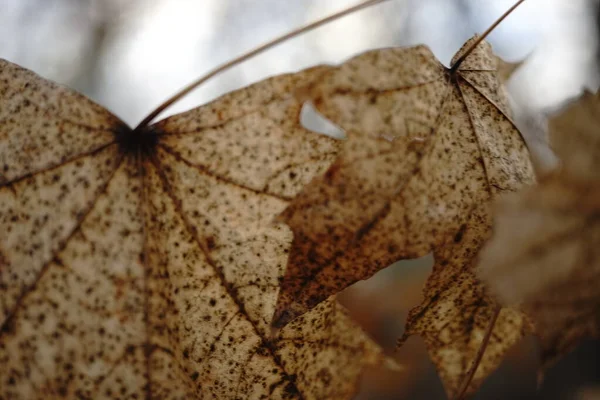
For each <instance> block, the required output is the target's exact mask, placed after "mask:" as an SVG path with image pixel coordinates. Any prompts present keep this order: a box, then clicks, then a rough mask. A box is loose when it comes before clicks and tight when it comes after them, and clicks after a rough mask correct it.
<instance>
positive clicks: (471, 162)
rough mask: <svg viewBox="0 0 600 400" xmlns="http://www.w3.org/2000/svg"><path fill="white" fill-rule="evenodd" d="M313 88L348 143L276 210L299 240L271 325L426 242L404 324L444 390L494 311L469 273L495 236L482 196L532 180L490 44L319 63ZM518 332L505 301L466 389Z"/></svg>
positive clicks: (468, 359)
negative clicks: (421, 286) (421, 277)
mask: <svg viewBox="0 0 600 400" xmlns="http://www.w3.org/2000/svg"><path fill="white" fill-rule="evenodd" d="M473 40H475V38H474V39H471V41H469V42H467V43H466V44H465V46H464V47H463V49H462V50H461V51H460V52H459V53H458V54H457V56H455V59H456V58H457V57H458V56H459V55H460V54H462V52H464V51H465V49H466V48H467V47H468V46H469V45H470V44H471V43H472V41H473ZM312 95H313V101H314V103H315V105H316V107H317V109H318V110H319V111H320V112H321V113H323V114H324V115H325V116H326V117H327V118H329V119H330V120H331V121H333V122H334V123H336V124H337V125H339V126H340V127H342V128H343V129H344V130H345V131H346V134H347V140H346V141H345V142H344V144H343V147H342V149H341V153H340V156H339V158H338V159H337V160H336V161H335V163H334V164H333V165H332V166H331V167H330V168H329V170H328V171H327V172H326V173H325V174H324V175H321V176H318V177H316V178H315V180H314V181H313V182H312V183H311V184H310V185H309V186H307V187H306V188H305V190H304V191H303V192H302V193H301V194H300V195H299V196H298V197H297V198H296V199H295V200H294V201H293V202H292V204H291V205H290V207H289V208H288V209H286V211H285V212H284V213H283V214H282V217H281V219H282V220H283V221H284V222H286V223H287V224H289V225H290V226H291V228H292V230H293V232H294V243H293V247H292V251H291V254H290V259H289V263H288V270H287V272H286V277H285V279H284V281H283V283H282V292H281V293H280V297H279V299H278V307H277V312H276V316H275V319H274V322H273V323H274V325H275V326H284V325H285V323H286V322H287V321H289V320H291V319H292V318H293V317H295V316H297V315H301V314H302V313H304V312H306V311H307V310H309V309H312V308H313V307H315V306H316V305H317V304H319V303H320V302H321V301H323V300H325V299H326V298H327V297H328V296H329V295H330V294H332V293H336V292H338V291H340V290H342V289H343V288H345V287H347V286H348V285H350V284H352V283H354V282H356V281H358V280H361V279H366V278H368V277H370V276H371V275H372V274H374V273H375V272H377V271H378V270H380V269H382V268H385V267H387V266H388V265H390V264H391V263H393V262H395V261H397V260H400V259H407V258H415V257H420V256H423V255H426V254H428V253H430V252H433V253H434V256H435V261H436V264H435V267H434V272H433V274H432V275H431V277H430V279H429V281H428V283H427V285H426V288H425V292H424V295H425V299H424V301H423V303H422V304H421V305H420V306H419V307H417V308H416V309H414V310H413V311H412V313H411V315H410V316H409V320H408V323H407V328H406V332H407V335H408V334H413V333H418V334H421V335H422V336H423V337H424V339H425V341H426V343H427V345H428V348H429V352H430V355H431V357H432V359H433V361H434V362H435V364H436V365H437V368H438V370H439V373H440V375H441V377H442V379H443V381H444V384H445V387H446V389H447V392H448V394H449V395H450V396H452V395H454V394H456V390H457V389H458V385H459V383H460V382H461V380H462V379H463V378H464V376H465V374H466V372H467V370H468V368H469V366H470V364H471V363H472V361H473V359H474V357H475V354H476V352H477V350H478V349H479V347H480V345H481V343H482V338H483V336H484V335H483V332H484V331H485V328H486V327H487V325H488V323H489V321H490V318H491V316H492V314H493V310H495V307H496V306H495V302H494V300H493V299H492V298H490V297H489V296H488V295H487V294H486V293H485V292H484V289H483V287H482V285H481V284H480V283H479V282H478V281H477V279H476V277H475V276H474V273H473V267H474V256H475V255H476V254H477V251H478V250H479V248H480V247H481V245H482V244H483V242H484V241H485V239H487V237H488V235H489V233H490V224H491V222H490V215H489V210H488V204H489V202H490V200H491V199H492V198H493V197H495V196H496V195H498V194H499V193H503V192H511V191H514V190H516V189H518V188H520V187H522V186H523V185H525V184H529V183H532V182H533V181H534V174H533V169H532V166H531V162H530V159H529V155H528V152H527V149H526V146H525V143H524V141H523V140H522V137H521V135H520V134H519V132H518V131H517V129H516V128H515V126H514V124H513V123H512V121H511V119H510V117H509V116H508V109H507V106H506V99H505V98H504V97H503V88H502V87H501V86H500V85H499V83H498V79H497V70H496V61H495V58H494V56H493V54H492V52H491V48H490V46H489V45H488V44H487V43H485V42H483V43H481V44H480V45H478V46H477V47H476V48H475V50H474V51H473V52H472V53H471V54H470V55H469V56H468V57H467V58H466V59H465V60H464V62H463V63H462V64H461V65H460V67H459V68H458V69H457V70H456V71H452V70H449V69H447V68H445V67H444V66H442V65H441V64H440V63H439V61H437V60H436V59H435V57H434V56H433V54H432V53H431V52H430V50H429V49H428V48H427V47H424V46H417V47H413V48H390V49H382V50H375V51H370V52H368V53H365V54H362V55H360V56H358V57H355V58H353V59H351V60H349V61H347V62H345V63H344V64H342V65H341V66H339V67H337V68H334V69H332V70H331V71H329V72H327V73H326V74H325V75H324V76H323V77H322V78H321V79H319V83H318V84H315V85H314V86H313V87H312ZM524 329H525V321H524V319H523V316H522V315H521V314H520V313H518V312H516V311H514V310H509V309H506V310H503V311H502V314H501V316H500V318H499V320H498V322H497V327H496V329H495V330H494V334H493V335H492V338H491V341H490V344H489V346H488V349H487V350H486V352H485V356H484V358H483V361H482V363H481V366H480V367H479V369H478V373H477V375H476V376H475V379H474V380H473V384H472V386H471V388H472V389H473V388H475V387H476V385H477V384H478V383H479V382H480V381H481V379H482V378H483V377H484V376H485V375H487V374H488V373H489V372H490V371H491V370H492V369H493V368H495V367H496V366H497V364H498V363H499V361H500V357H501V355H502V354H503V353H504V352H505V351H506V350H507V349H508V348H509V347H510V346H511V345H512V344H514V343H515V341H517V340H518V339H519V338H520V337H521V335H522V333H523V331H524Z"/></svg>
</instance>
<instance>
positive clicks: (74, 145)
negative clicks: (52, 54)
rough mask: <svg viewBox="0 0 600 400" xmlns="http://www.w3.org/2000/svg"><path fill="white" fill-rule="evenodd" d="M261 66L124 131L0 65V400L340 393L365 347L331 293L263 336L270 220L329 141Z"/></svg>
mask: <svg viewBox="0 0 600 400" xmlns="http://www.w3.org/2000/svg"><path fill="white" fill-rule="evenodd" d="M322 72H323V68H320V69H312V70H307V71H305V72H301V73H298V74H290V75H282V76H278V77H274V78H271V79H268V80H265V81H262V82H260V83H257V84H255V85H252V86H250V87H248V88H245V89H241V90H238V91H236V92H233V93H230V94H228V95H225V96H223V97H221V98H220V99H218V100H216V101H215V102H213V103H210V104H208V105H206V106H204V107H201V108H197V109H194V110H191V111H189V112H186V113H183V114H180V115H176V116H173V117H171V118H168V119H166V120H163V121H162V122H159V123H158V124H156V125H153V126H150V127H146V128H143V129H140V130H131V129H130V128H128V127H127V126H125V125H124V124H123V123H122V122H121V121H119V120H118V119H117V118H116V117H114V116H112V115H111V114H110V113H108V112H107V111H106V110H104V109H102V108H101V107H99V106H97V105H95V104H93V103H92V102H90V101H89V100H87V99H86V98H84V97H83V96H81V95H78V94H76V93H74V92H72V91H70V90H68V89H66V88H64V87H61V86H58V85H55V84H53V83H51V82H48V81H46V80H43V79H42V78H40V77H38V76H37V75H35V74H34V73H32V72H29V71H27V70H24V69H22V68H20V67H18V66H16V65H13V64H11V63H9V62H6V61H2V60H0V232H1V236H0V238H1V239H0V399H6V400H8V399H10V400H13V399H28V400H29V399H47V398H66V399H76V398H77V399H92V398H93V399H117V398H118V399H123V398H138V399H142V398H145V399H194V398H195V399H345V398H349V397H351V396H352V394H353V393H354V391H355V389H356V381H357V378H358V375H359V374H360V372H361V371H362V369H363V368H364V367H365V366H366V365H369V364H371V363H376V362H379V361H380V360H381V358H382V356H381V352H380V349H379V348H378V347H377V346H376V345H375V344H374V343H373V342H371V341H370V340H369V339H368V338H367V337H366V335H365V334H364V333H362V331H361V330H360V329H359V328H357V327H356V326H355V325H354V324H353V323H352V322H351V321H350V319H349V317H348V316H347V315H346V313H345V310H343V309H342V308H341V307H340V306H339V305H338V304H337V303H336V302H335V301H334V300H328V301H326V302H323V303H322V304H321V305H320V306H319V307H318V308H316V309H315V310H314V311H313V312H311V313H309V314H306V315H305V316H304V317H303V318H301V319H299V320H298V321H297V322H295V323H294V324H292V325H290V326H289V327H288V328H286V329H284V330H282V331H280V332H279V334H278V336H276V337H272V336H271V328H270V320H271V318H272V315H273V312H274V308H275V302H276V298H277V293H278V290H279V288H278V287H279V285H278V282H279V279H280V278H281V276H282V275H283V272H284V269H285V265H286V260H287V257H288V252H289V247H290V244H291V240H292V233H291V231H290V229H289V228H288V227H287V226H285V225H283V224H279V223H278V224H273V223H272V220H273V218H274V216H276V215H277V214H278V213H280V212H281V211H282V210H283V209H284V208H285V207H286V206H287V204H288V202H289V200H290V199H291V198H293V196H294V195H295V194H296V193H297V192H298V191H299V190H300V189H301V188H302V187H303V185H304V184H305V183H306V182H308V181H309V180H310V179H311V178H312V176H313V175H314V174H318V173H320V172H322V171H324V170H325V169H326V168H327V167H328V166H329V165H330V164H331V162H332V160H333V157H334V156H335V154H336V151H337V144H336V142H335V141H333V140H332V139H330V138H327V137H325V136H322V135H317V134H314V133H311V132H309V131H306V130H304V129H302V128H300V127H299V126H297V125H296V123H295V121H296V120H297V118H298V115H299V112H300V108H301V103H300V102H299V101H298V100H296V98H295V96H294V92H295V90H296V89H298V88H300V87H302V86H304V85H306V84H307V83H308V82H309V81H310V80H311V79H313V78H314V77H315V76H316V75H319V74H321V73H322Z"/></svg>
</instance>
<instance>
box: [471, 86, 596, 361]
mask: <svg viewBox="0 0 600 400" xmlns="http://www.w3.org/2000/svg"><path fill="white" fill-rule="evenodd" d="M550 138H551V144H552V146H553V148H554V150H555V152H556V153H557V155H558V156H559V158H560V160H561V162H562V167H561V168H560V169H559V170H557V171H554V172H553V173H552V174H550V175H548V176H546V177H544V178H543V179H542V180H541V181H540V183H539V185H537V186H535V187H532V188H529V189H527V190H524V191H522V192H520V193H518V194H513V195H511V196H509V197H507V198H505V199H502V201H501V202H499V203H498V205H497V210H496V211H497V213H496V218H495V225H494V231H495V233H494V236H493V238H492V240H491V241H490V242H489V244H488V245H487V246H486V247H485V248H484V251H483V252H482V255H481V268H480V271H481V277H482V279H484V280H485V281H486V282H487V283H488V285H489V286H490V287H491V288H492V289H493V291H494V292H495V293H496V294H497V295H498V297H499V298H500V299H501V300H502V301H503V302H504V303H506V304H521V306H522V307H523V308H524V309H525V310H526V312H527V314H528V315H530V316H531V318H532V319H533V320H534V322H535V324H536V328H537V331H538V336H539V337H540V339H541V345H542V366H544V367H546V366H548V365H550V364H551V363H552V362H554V361H555V360H557V359H558V358H560V357H562V356H563V355H565V354H566V353H568V352H569V351H570V350H571V349H573V347H574V346H576V345H577V344H578V343H579V342H580V341H581V340H583V339H585V338H590V337H599V336H600V293H599V290H598V288H599V287H600V98H599V97H598V94H596V95H592V94H590V93H586V94H585V95H583V96H582V97H581V99H579V100H578V101H576V102H574V103H573V104H570V105H569V106H568V107H567V108H566V109H565V110H564V111H562V112H561V113H560V114H558V115H557V116H556V117H554V118H553V119H551V120H550ZM507 249H509V251H507Z"/></svg>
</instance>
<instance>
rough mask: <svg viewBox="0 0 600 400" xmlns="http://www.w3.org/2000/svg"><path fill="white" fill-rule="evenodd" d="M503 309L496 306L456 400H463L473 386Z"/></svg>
mask: <svg viewBox="0 0 600 400" xmlns="http://www.w3.org/2000/svg"><path fill="white" fill-rule="evenodd" d="M501 309H502V307H501V306H496V309H495V310H494V315H492V319H491V320H490V323H489V325H488V327H487V330H486V332H485V336H484V337H483V341H482V342H481V346H479V350H478V351H477V354H476V355H475V359H474V360H473V364H471V368H470V369H469V371H468V372H467V376H466V377H465V379H464V380H463V381H462V384H461V386H460V390H459V391H458V395H457V396H456V397H455V399H456V400H462V399H463V398H464V397H465V394H466V393H467V390H468V389H469V385H470V384H471V381H472V380H473V377H474V376H475V372H476V371H477V367H479V364H480V363H481V359H482V358H483V354H484V353H485V349H487V346H488V344H489V342H490V338H491V337H492V332H493V331H494V326H495V325H496V321H497V320H498V316H499V315H500V310H501Z"/></svg>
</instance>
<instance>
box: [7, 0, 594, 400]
mask: <svg viewBox="0 0 600 400" xmlns="http://www.w3.org/2000/svg"><path fill="white" fill-rule="evenodd" d="M513 2H514V0H390V1H389V2H387V3H384V4H381V5H378V6H376V7H373V8H371V9H368V10H364V11H361V12H359V13H357V14H355V15H352V16H349V17H346V18H344V19H342V20H339V21H336V22H334V23H332V24H330V25H328V26H326V27H322V28H320V29H318V30H316V31H314V32H312V33H308V34H305V35H303V36H301V37H299V38H296V39H293V40H291V41H288V42H287V43H285V44H283V45H280V46H279V47H277V48H275V49H273V50H271V51H269V52H267V53H266V54H264V55H261V56H258V57H256V58H253V59H251V60H249V61H246V62H245V63H243V64H242V65H240V66H238V67H236V68H234V69H233V70H231V71H229V72H227V73H225V74H223V75H221V76H219V77H217V78H216V79H214V80H212V81H211V82H209V83H208V84H207V85H205V86H204V87H202V88H200V89H198V90H196V91H195V92H193V93H192V94H191V95H190V96H188V97H186V98H185V99H184V100H182V101H180V102H179V103H177V104H176V105H175V106H174V107H172V108H170V109H169V110H167V113H166V114H165V116H166V115H169V114H172V113H175V112H178V111H183V110H186V109H189V108H193V107H196V106H198V105H201V104H203V103H206V102H207V101H210V100H211V99H213V98H215V97H216V96H218V95H220V94H222V93H224V92H227V91H229V90H233V89H237V88H239V87H242V86H245V85H247V84H250V83H252V82H254V81H257V80H260V79H262V78H265V77H267V76H271V75H275V74H279V73H283V72H291V71H296V70H299V69H302V68H304V67H307V66H311V65H314V64H318V63H337V62H341V61H343V60H344V59H346V58H348V57H351V56H353V55H355V54H357V53H360V52H363V51H365V50H368V49H373V48H379V47H387V46H398V45H413V44H420V43H425V44H427V45H429V46H430V47H431V49H432V50H433V51H434V53H435V54H436V55H437V56H438V58H439V59H440V60H441V61H442V62H443V63H445V64H448V62H449V61H450V59H451V57H452V55H453V54H454V52H455V51H456V50H458V48H460V46H461V45H462V43H463V42H464V41H465V40H466V39H468V38H469V37H470V36H472V35H473V34H474V33H476V32H482V31H484V30H485V29H486V28H487V27H488V26H489V25H490V24H491V23H492V22H493V21H494V20H495V19H496V18H497V17H498V16H499V15H501V14H502V13H503V12H504V11H505V10H506V9H507V8H508V7H510V6H511V5H512V3H513ZM353 4H355V1H351V0H294V1H281V0H0V58H5V59H7V60H9V61H12V62H14V63H17V64H20V65H22V66H24V67H27V68H29V69H32V70H34V71H36V72H37V73H39V74H40V75H42V76H44V77H46V78H49V79H52V80H54V81H57V82H60V83H63V84H66V85H68V86H70V87H72V88H74V89H77V90H78V91H80V92H82V93H84V94H86V95H87V96H89V97H90V98H92V99H94V100H95V101H97V102H98V103H100V104H102V105H103V106H105V107H106V108H108V109H109V110H111V111H112V112H113V113H114V114H116V115H118V116H119V117H121V118H122V119H123V120H124V121H126V122H128V123H129V124H132V125H133V124H137V123H138V122H139V121H140V120H141V119H142V118H143V117H144V116H145V115H146V114H148V113H149V112H150V111H151V110H152V109H153V108H154V107H156V106H158V105H159V104H160V103H161V102H162V101H164V100H166V99H167V97H169V96H170V95H172V94H174V93H175V92H176V91H177V90H178V89H180V88H181V87H183V86H184V85H186V84H187V83H189V82H191V81H192V80H194V79H196V78H197V77H199V76H200V75H202V74H203V73H205V72H207V71H208V70H210V69H212V68H213V67H215V66H217V65H218V64H220V63H223V62H225V61H227V60H229V59H231V58H233V57H235V56H237V55H239V54H241V53H243V52H245V51H247V50H249V49H252V48H254V47H256V46H258V45H260V44H262V43H263V42H265V41H267V40H270V39H272V38H274V37H276V36H278V35H281V34H283V33H285V32H287V31H288V30H290V29H292V28H295V27H298V26H300V25H302V24H305V23H308V22H310V21H313V20H315V19H317V18H320V17H323V16H325V15H328V14H330V13H332V12H334V11H338V10H341V9H343V8H345V7H348V6H350V5H353ZM597 16H598V0H528V1H527V2H525V3H524V4H523V5H522V6H521V7H520V8H519V9H518V10H517V11H516V12H515V13H514V14H513V15H511V16H510V17H509V18H508V19H507V20H506V21H505V22H504V23H503V24H502V25H500V27H498V29H497V30H496V31H495V32H494V33H492V35H491V36H490V37H489V41H490V42H491V43H492V45H493V47H494V50H495V51H496V52H497V53H498V55H500V56H501V57H503V58H504V59H505V60H506V61H511V62H516V61H522V60H525V64H524V65H523V66H522V67H521V68H520V69H519V70H517V72H516V73H515V74H514V75H513V76H512V78H511V79H510V81H509V82H508V89H509V92H510V95H511V97H512V100H513V104H514V108H515V111H516V114H517V116H520V119H521V120H522V121H524V122H522V126H523V129H525V130H527V129H528V128H531V126H530V125H531V123H528V121H532V120H533V121H535V120H537V116H538V115H540V114H541V113H543V112H545V111H546V110H549V109H553V108H555V107H556V106H557V105H559V104H561V103H562V102H564V101H565V100H566V99H568V98H570V97H573V96H575V95H576V94H578V93H579V92H581V90H582V89H583V88H584V87H587V88H590V89H595V88H597V86H598V82H600V74H599V68H598V59H599V51H598V50H599V45H598V38H599V34H598V32H599V29H598V24H597V19H598V18H597ZM534 125H535V124H534ZM534 128H535V127H534ZM534 128H532V129H534ZM431 264H432V260H431V258H424V259H421V260H417V261H411V262H403V263H398V264H395V265H394V266H392V267H390V268H388V269H386V270H384V271H382V272H380V273H379V274H377V275H375V276H374V277H373V278H371V279H370V280H368V281H365V282H360V283H359V284H357V285H355V286H354V287H352V288H350V289H348V290H347V291H346V292H345V293H343V294H342V301H343V302H344V304H346V306H347V307H349V308H350V310H351V313H352V315H353V316H354V317H355V318H356V319H357V320H358V321H359V322H360V323H361V324H362V326H363V327H364V329H366V330H367V331H368V332H369V333H370V334H371V335H372V336H373V338H374V339H376V340H377V341H378V342H379V343H380V344H382V345H383V346H384V347H385V348H386V349H387V350H389V351H390V352H392V351H393V349H394V344H395V340H396V338H398V337H399V336H400V335H401V334H402V330H403V325H404V320H405V318H406V315H407V313H408V310H409V309H410V308H411V307H413V306H415V305H416V304H418V303H419V302H420V300H421V288H422V286H423V284H424V282H425V279H426V277H427V275H428V273H429V272H430V270H431ZM536 352H537V349H536V345H535V341H534V340H533V339H531V338H528V339H527V340H525V341H524V342H523V343H522V344H521V345H519V346H517V347H516V348H515V349H513V351H511V353H510V354H509V355H508V357H507V358H506V360H505V362H504V363H503V364H502V366H501V367H500V369H499V370H498V371H497V372H496V373H495V374H494V375H492V376H491V377H490V378H489V379H488V380H487V381H486V383H485V384H484V386H483V388H482V389H481V391H480V392H479V393H478V394H477V395H476V396H475V399H532V398H539V399H557V400H558V399H561V400H562V399H578V398H583V397H581V396H583V395H584V393H586V394H588V395H589V394H590V393H594V391H595V390H597V389H598V387H597V385H600V369H599V368H600V346H599V343H598V342H596V341H590V342H588V343H585V344H584V345H582V346H581V347H580V348H578V349H576V350H575V351H574V352H573V353H572V354H571V355H569V356H568V357H566V358H565V359H564V360H563V361H561V362H560V363H559V364H557V365H556V366H555V367H554V368H552V369H551V370H550V371H549V372H548V374H547V375H546V379H545V381H544V383H543V384H542V386H541V388H539V390H538V389H536V368H537V358H536V357H537V353H536ZM396 358H397V359H398V360H399V362H400V363H401V364H403V365H404V366H405V367H406V370H405V371H402V372H389V371H387V372H386V371H383V370H377V371H370V372H369V374H367V376H366V377H365V378H364V380H363V382H362V385H361V392H360V393H359V394H358V395H357V399H443V398H445V395H444V392H443V388H442V385H441V383H440V381H439V379H438V378H437V376H436V374H435V371H434V369H433V367H432V365H431V363H430V362H429V360H428V358H427V354H426V351H425V348H424V345H423V343H422V342H421V341H420V339H419V338H416V337H414V338H411V339H410V340H409V341H408V343H407V345H405V346H404V347H403V348H402V349H401V350H400V351H399V353H398V354H397V355H396Z"/></svg>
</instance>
